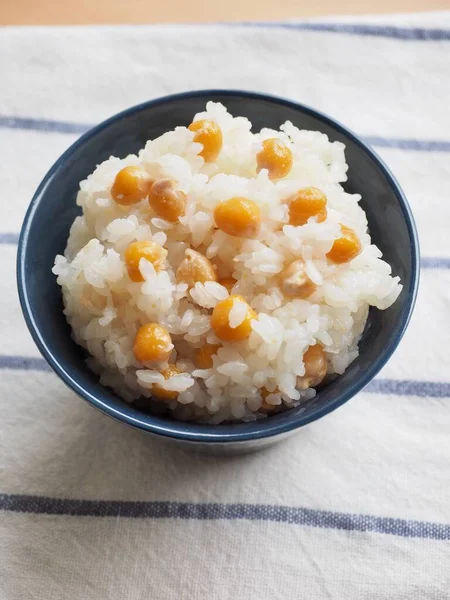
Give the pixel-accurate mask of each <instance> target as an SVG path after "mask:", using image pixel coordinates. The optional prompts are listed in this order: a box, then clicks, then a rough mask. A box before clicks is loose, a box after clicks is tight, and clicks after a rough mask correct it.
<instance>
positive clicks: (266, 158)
mask: <svg viewBox="0 0 450 600" xmlns="http://www.w3.org/2000/svg"><path fill="white" fill-rule="evenodd" d="M292 163H293V159H292V152H291V150H290V148H288V147H287V146H286V144H284V143H283V142H282V141H281V140H278V139H276V138H270V139H268V140H264V141H263V143H262V150H261V151H260V152H258V154H257V155H256V164H257V168H256V170H257V172H258V173H259V172H260V171H261V169H267V170H268V171H269V179H282V178H283V177H286V175H287V174H288V173H289V171H290V170H291V169H292Z"/></svg>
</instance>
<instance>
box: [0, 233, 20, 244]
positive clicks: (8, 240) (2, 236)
mask: <svg viewBox="0 0 450 600" xmlns="http://www.w3.org/2000/svg"><path fill="white" fill-rule="evenodd" d="M18 242H19V234H18V233H0V244H12V245H14V246H17V243H18Z"/></svg>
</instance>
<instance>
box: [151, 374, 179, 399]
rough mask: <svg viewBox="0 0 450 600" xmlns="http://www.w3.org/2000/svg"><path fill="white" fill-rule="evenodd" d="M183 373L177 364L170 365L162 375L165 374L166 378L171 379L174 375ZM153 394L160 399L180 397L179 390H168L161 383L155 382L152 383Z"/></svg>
mask: <svg viewBox="0 0 450 600" xmlns="http://www.w3.org/2000/svg"><path fill="white" fill-rule="evenodd" d="M180 373H181V371H180V369H179V368H178V367H176V366H175V365H169V366H168V367H167V369H164V371H161V375H163V376H164V379H170V378H171V377H174V375H179V374H180ZM152 395H153V396H154V398H157V399H158V400H168V401H170V400H176V399H177V398H178V392H175V391H174V390H166V389H164V388H163V387H161V385H160V384H159V383H154V384H153V385H152Z"/></svg>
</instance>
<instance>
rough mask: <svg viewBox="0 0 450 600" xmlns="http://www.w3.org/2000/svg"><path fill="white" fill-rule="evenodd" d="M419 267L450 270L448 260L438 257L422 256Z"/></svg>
mask: <svg viewBox="0 0 450 600" xmlns="http://www.w3.org/2000/svg"><path fill="white" fill-rule="evenodd" d="M420 266H421V267H422V268H423V269H450V258H443V257H440V256H422V257H421V259H420Z"/></svg>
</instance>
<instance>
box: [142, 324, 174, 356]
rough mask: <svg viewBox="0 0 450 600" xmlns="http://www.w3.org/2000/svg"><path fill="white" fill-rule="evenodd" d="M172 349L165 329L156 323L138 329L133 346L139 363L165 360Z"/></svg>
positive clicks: (170, 339) (168, 334)
mask: <svg viewBox="0 0 450 600" xmlns="http://www.w3.org/2000/svg"><path fill="white" fill-rule="evenodd" d="M172 349H173V344H172V338H171V337H170V333H169V332H168V331H167V329H166V328H165V327H163V326H162V325H159V324H158V323H147V324H146V325H142V327H139V329H138V332H137V333H136V337H135V339H134V346H133V353H134V356H135V358H136V360H138V361H139V362H141V363H146V362H151V361H156V360H158V361H161V360H167V359H168V358H169V355H170V353H171V352H172Z"/></svg>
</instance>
